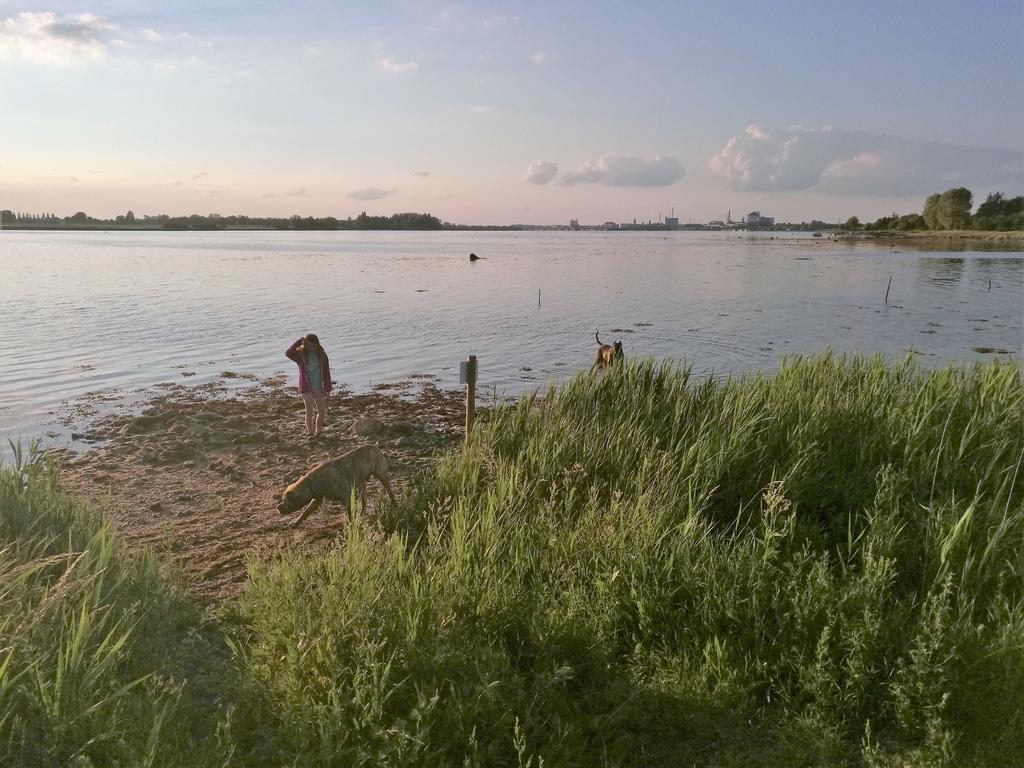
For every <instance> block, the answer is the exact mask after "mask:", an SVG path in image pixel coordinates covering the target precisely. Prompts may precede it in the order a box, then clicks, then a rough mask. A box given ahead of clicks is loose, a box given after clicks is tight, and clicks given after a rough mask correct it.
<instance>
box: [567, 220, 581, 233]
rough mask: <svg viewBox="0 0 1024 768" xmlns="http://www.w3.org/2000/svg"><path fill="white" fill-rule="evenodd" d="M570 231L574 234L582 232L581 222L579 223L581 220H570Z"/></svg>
mask: <svg viewBox="0 0 1024 768" xmlns="http://www.w3.org/2000/svg"><path fill="white" fill-rule="evenodd" d="M569 229H571V230H572V231H573V232H579V231H580V221H579V219H569Z"/></svg>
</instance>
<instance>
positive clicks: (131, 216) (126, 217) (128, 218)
mask: <svg viewBox="0 0 1024 768" xmlns="http://www.w3.org/2000/svg"><path fill="white" fill-rule="evenodd" d="M124 220H125V222H127V223H128V224H134V223H135V214H134V213H132V212H131V211H128V213H126V214H125V215H124Z"/></svg>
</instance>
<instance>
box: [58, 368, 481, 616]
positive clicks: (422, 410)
mask: <svg viewBox="0 0 1024 768" xmlns="http://www.w3.org/2000/svg"><path fill="white" fill-rule="evenodd" d="M463 397H464V395H463V393H462V392H459V391H452V390H443V389H439V388H438V387H437V386H435V385H434V383H433V379H432V377H426V376H425V377H422V378H417V379H411V380H408V381H404V382H400V383H397V384H385V385H378V386H377V387H376V388H375V390H374V391H372V392H370V393H366V394H353V393H351V392H348V391H346V390H341V391H340V392H339V391H337V390H336V391H335V393H334V394H333V395H332V397H331V402H330V411H329V419H328V424H327V426H326V428H325V431H324V432H323V434H321V435H320V436H319V437H318V438H315V439H311V438H309V437H307V436H306V435H305V429H304V425H303V407H302V401H301V400H300V398H299V397H298V395H297V394H296V392H295V388H294V386H292V385H290V384H288V385H286V384H285V381H284V379H283V378H273V379H255V380H253V381H252V384H251V385H250V386H246V387H244V388H242V389H235V390H229V389H228V388H227V387H225V386H224V385H223V384H220V385H218V383H217V382H214V383H213V384H211V385H204V386H198V387H194V386H193V387H190V386H187V385H181V384H175V385H170V386H168V387H165V388H163V389H162V390H161V391H160V392H159V393H158V394H157V395H155V396H153V397H152V398H151V399H149V400H148V401H147V402H146V403H145V404H144V407H143V409H142V411H141V413H139V412H137V411H126V410H122V411H115V412H112V413H107V414H105V415H101V416H96V417H94V418H93V419H92V420H91V421H89V422H88V423H85V424H81V425H80V427H79V428H80V429H81V430H83V431H82V432H81V434H80V435H79V436H80V437H81V438H82V439H84V440H87V441H89V442H90V443H91V444H92V445H91V447H90V448H89V449H88V450H86V451H84V452H82V453H80V454H72V453H70V452H69V453H67V454H66V455H65V456H64V460H63V469H62V472H61V482H62V485H63V486H64V487H65V488H66V489H67V490H69V491H72V492H74V493H77V494H80V495H82V496H85V497H87V498H91V499H94V500H97V501H99V502H101V503H103V505H104V506H105V508H106V509H108V510H109V514H110V517H111V520H112V523H113V525H114V527H115V528H116V530H117V532H118V534H119V535H120V536H121V538H122V539H123V540H125V541H127V542H128V544H129V546H132V547H148V548H149V549H151V550H153V551H154V552H155V553H156V554H157V555H158V557H160V559H161V561H162V562H163V563H166V564H169V565H171V566H172V567H179V568H180V569H181V570H182V572H183V573H184V576H185V579H186V582H187V584H188V586H189V588H190V590H191V591H193V592H194V593H195V594H196V595H197V596H198V597H199V598H200V599H202V600H205V601H216V600H220V599H223V598H226V597H230V596H232V595H234V594H237V592H238V591H239V590H240V588H241V587H242V585H243V584H244V582H245V562H246V559H247V558H249V557H268V556H272V555H273V554H274V552H276V551H279V550H280V549H281V548H283V547H288V546H298V547H300V548H310V549H312V548H315V547H317V546H323V545H324V544H325V543H327V542H330V541H331V540H333V539H334V538H335V537H336V536H337V535H338V532H339V528H340V527H341V526H342V525H343V523H344V515H345V511H344V507H343V506H342V505H340V504H331V503H325V504H324V505H323V506H322V507H321V510H322V511H321V512H318V513H316V514H314V515H312V516H311V517H310V518H308V519H307V520H306V521H305V522H304V523H303V525H302V526H301V527H300V528H298V529H292V528H290V527H289V524H290V522H291V518H290V517H282V516H280V515H278V513H277V511H276V510H275V508H274V502H275V497H276V495H277V494H278V493H279V492H280V490H281V488H282V487H284V486H285V485H286V484H288V483H290V482H292V481H293V480H295V479H296V478H298V477H299V476H300V475H302V474H303V473H304V472H305V471H306V470H307V469H308V468H309V467H311V466H312V465H314V464H316V463H317V462H319V461H322V460H324V459H326V458H331V457H334V456H338V455H340V454H342V453H345V452H346V451H349V450H351V449H352V448H355V447H356V446H358V445H365V444H374V445H377V446H379V447H380V448H381V450H382V451H384V454H385V456H386V457H387V459H388V463H389V465H390V468H391V472H392V476H393V484H394V486H395V492H396V494H398V495H401V494H402V493H403V492H404V491H405V489H406V488H407V487H408V486H409V483H410V482H411V480H412V478H413V477H414V476H415V475H416V474H417V473H418V472H421V471H423V470H425V469H426V468H428V467H429V466H430V464H431V463H432V461H433V460H434V459H435V457H436V456H437V455H438V454H439V453H441V452H443V451H446V450H450V449H452V448H454V447H456V446H457V445H458V444H459V441H460V440H461V438H462V429H463V419H464V410H463V409H464V405H463ZM378 491H379V488H378V487H377V485H376V483H375V482H374V483H371V485H370V488H369V490H368V494H367V495H368V500H367V512H368V514H371V515H372V514H374V513H375V511H376V504H377V503H378V502H379V503H387V502H386V499H385V498H384V497H383V494H378Z"/></svg>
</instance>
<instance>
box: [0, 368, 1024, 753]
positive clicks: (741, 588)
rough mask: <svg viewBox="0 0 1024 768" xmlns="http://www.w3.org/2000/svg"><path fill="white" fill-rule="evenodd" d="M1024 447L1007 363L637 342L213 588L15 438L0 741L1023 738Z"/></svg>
mask: <svg viewBox="0 0 1024 768" xmlns="http://www.w3.org/2000/svg"><path fill="white" fill-rule="evenodd" d="M1022 461H1024V386H1022V381H1021V372H1020V369H1019V367H1017V366H1014V365H1010V364H1005V363H1002V364H1000V363H994V364H987V365H977V366H970V367H954V368H948V369H942V370H934V371H928V370H923V369H921V368H920V367H918V366H917V365H915V364H914V363H912V362H910V361H907V362H904V363H901V364H895V365H893V364H889V363H886V362H884V361H883V360H881V359H878V358H859V357H857V358H839V357H835V356H831V355H823V356H818V357H813V358H809V359H801V358H796V359H792V360H789V361H788V362H786V363H785V364H784V365H783V366H782V368H781V369H780V370H779V371H778V372H777V373H776V374H773V375H771V376H762V375H755V376H744V377H738V378H729V379H725V380H709V379H696V378H694V377H693V376H691V374H690V371H689V369H688V368H686V367H683V366H676V365H674V364H670V363H665V364H656V363H653V362H650V361H647V362H643V361H641V362H632V363H630V364H629V365H624V366H620V367H618V368H614V369H612V370H610V371H608V372H606V373H603V374H600V375H580V376H578V377H577V378H575V379H573V380H572V381H570V382H569V383H567V384H566V385H565V386H564V387H562V388H557V389H555V388H553V389H549V390H548V391H546V392H544V393H543V394H542V395H538V396H535V397H532V398H526V399H524V400H522V401H520V402H519V403H517V404H514V405H509V406H506V407H502V408H498V409H497V410H495V411H493V412H491V413H490V414H489V415H488V418H487V420H486V422H485V423H483V424H481V425H480V428H479V429H478V430H477V431H476V432H475V433H474V434H473V435H472V437H471V439H470V441H469V442H468V444H467V445H466V446H465V447H464V448H462V449H461V450H459V451H457V452H455V453H453V454H451V455H448V456H446V457H444V458H443V459H442V460H441V461H440V462H439V463H438V465H437V466H436V467H435V468H434V469H433V470H432V471H431V472H430V473H428V474H427V475H426V476H424V477H423V478H421V479H420V480H419V481H418V482H417V483H416V485H415V487H414V488H413V489H412V491H411V493H410V494H409V495H408V496H407V497H406V498H405V499H403V500H402V501H401V502H400V503H399V504H396V505H388V506H385V507H383V509H382V510H380V512H379V514H378V515H377V516H376V517H374V518H364V517H361V516H359V515H355V516H354V517H353V518H352V519H351V520H350V521H349V523H348V525H347V526H346V527H345V528H344V530H343V534H342V536H343V539H342V540H341V541H339V542H338V544H337V546H335V547H333V548H331V549H330V551H328V552H325V553H322V554H318V555H310V554H309V553H303V552H299V551H298V550H295V551H287V552H282V553H280V555H279V557H277V558H276V559H275V560H274V561H273V562H269V563H268V562H266V561H259V562H257V561H253V562H252V563H251V566H250V583H249V585H248V588H247V590H246V592H245V593H244V595H243V596H242V598H241V599H239V600H238V601H236V602H233V603H231V604H229V605H226V606H223V607H222V609H221V611H220V613H219V615H218V616H217V617H216V620H215V621H210V620H208V619H207V620H204V619H203V618H202V616H201V615H200V614H199V612H198V611H197V610H196V609H195V608H194V607H190V606H189V605H188V604H187V603H185V602H183V601H182V599H181V598H180V596H178V595H177V593H176V592H175V589H174V587H173V581H172V582H168V581H167V580H166V579H164V578H162V577H161V576H160V575H159V574H158V572H157V570H156V566H155V563H154V561H153V559H152V557H151V556H148V555H141V556H137V555H128V554H127V553H125V552H124V551H123V550H122V549H121V548H119V546H118V545H117V543H116V542H115V541H114V540H113V538H112V537H111V534H110V530H109V528H108V527H107V526H106V525H105V524H104V523H103V521H102V519H101V518H99V517H97V516H96V514H95V513H94V512H92V511H90V510H89V509H87V508H84V507H82V506H80V505H78V504H77V503H75V502H74V501H72V500H70V499H68V498H66V497H65V496H64V495H62V494H61V492H60V490H59V486H58V481H57V472H56V468H55V467H53V466H52V465H50V463H49V462H48V461H47V460H46V459H45V457H40V456H38V455H32V456H30V457H26V456H22V457H21V458H19V459H18V460H17V462H16V463H15V464H14V465H13V466H0V513H2V514H0V763H2V764H4V765H8V764H9V765H26V766H36V765H39V766H44V765H45V766H49V765H82V766H86V765H95V766H100V765H104V766H105V765H122V766H129V765H131V766H134V765H154V766H185V765H203V766H205V765H217V766H325V767H326V766H346V767H347V766H378V765H387V766H531V767H532V768H539V766H542V765H544V766H640V765H671V766H676V765H703V766H729V765H734V766H740V765H743V766H748V765H778V766H790V765H848V766H904V765H914V766H942V765H975V766H990V765H991V766H996V765H1014V764H1015V763H1016V762H1019V756H1020V755H1021V754H1024V578H1022V568H1024V476H1022V474H1024V473H1022V472H1021V464H1022ZM254 513H255V512H254ZM222 632H223V633H225V634H226V635H227V642H226V643H225V642H222V641H221V633H222Z"/></svg>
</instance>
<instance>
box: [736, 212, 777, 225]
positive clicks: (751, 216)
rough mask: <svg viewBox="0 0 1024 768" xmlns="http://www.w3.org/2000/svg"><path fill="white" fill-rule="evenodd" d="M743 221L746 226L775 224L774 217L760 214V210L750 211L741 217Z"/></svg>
mask: <svg viewBox="0 0 1024 768" xmlns="http://www.w3.org/2000/svg"><path fill="white" fill-rule="evenodd" d="M743 223H744V224H746V225H747V226H748V227H771V226H774V225H775V217H774V216H762V215H761V212H760V211H751V212H750V213H748V214H747V215H746V216H744V217H743Z"/></svg>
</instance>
